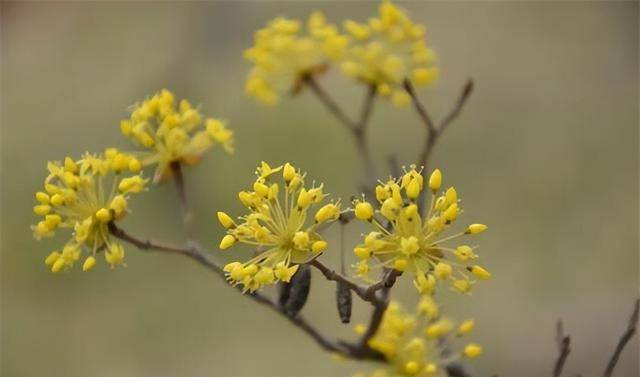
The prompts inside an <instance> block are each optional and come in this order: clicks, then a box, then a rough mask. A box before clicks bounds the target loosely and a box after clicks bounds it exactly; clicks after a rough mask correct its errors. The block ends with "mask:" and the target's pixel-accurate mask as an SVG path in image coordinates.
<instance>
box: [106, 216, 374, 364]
mask: <svg viewBox="0 0 640 377" xmlns="http://www.w3.org/2000/svg"><path fill="white" fill-rule="evenodd" d="M108 227H109V232H110V233H111V234H112V235H113V236H114V237H116V238H118V239H120V240H122V241H125V242H128V243H130V244H132V245H134V246H135V247H137V248H138V249H140V250H144V251H161V252H167V253H174V254H179V255H184V256H187V257H190V258H191V259H193V260H195V261H196V262H198V263H200V264H201V265H203V266H204V267H206V268H208V269H209V270H211V271H213V272H215V273H216V274H217V275H219V276H220V277H222V278H223V279H225V280H226V275H225V273H224V270H223V269H222V267H220V266H219V265H218V264H217V263H216V262H214V261H213V260H211V259H210V258H208V257H207V256H206V251H205V250H203V249H202V248H201V247H199V246H198V245H197V244H195V243H194V244H193V245H190V246H188V247H184V248H181V247H175V246H168V245H163V244H160V243H157V242H154V241H150V240H142V239H139V238H137V237H134V236H132V235H131V234H129V233H127V232H126V231H125V230H124V229H121V228H119V227H118V226H117V225H116V224H115V223H113V222H110V223H109V224H108ZM237 289H238V290H240V286H237ZM244 296H246V297H248V298H250V299H252V300H254V301H256V302H258V303H260V304H262V305H264V306H267V307H269V308H270V309H272V310H273V311H275V312H277V313H278V314H280V315H282V316H284V317H286V318H287V319H288V320H289V321H290V322H291V323H293V324H294V325H295V326H296V327H298V328H300V329H301V330H302V331H304V332H305V333H307V334H308V335H309V336H311V338H312V339H313V340H315V341H316V343H318V345H320V347H322V348H323V349H324V350H326V351H329V352H337V353H339V354H341V355H343V356H345V357H349V358H352V359H366V360H377V361H380V360H382V359H383V358H382V357H381V355H380V354H379V353H377V352H375V351H373V350H371V349H369V348H368V346H367V347H364V348H361V347H357V346H353V345H350V344H349V343H347V342H343V341H339V340H338V341H332V340H330V339H328V338H327V337H326V336H324V335H323V334H322V333H321V332H320V331H319V330H318V329H317V328H315V327H314V326H313V325H311V324H310V323H309V322H308V321H307V320H306V319H305V318H304V317H303V316H302V315H300V314H298V315H296V316H290V315H287V313H286V312H285V311H284V310H283V308H281V307H280V305H278V303H277V302H275V301H274V300H272V299H270V298H269V297H267V296H265V295H264V294H262V293H260V292H253V293H246V294H244Z"/></svg>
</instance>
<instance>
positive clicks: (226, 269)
mask: <svg viewBox="0 0 640 377" xmlns="http://www.w3.org/2000/svg"><path fill="white" fill-rule="evenodd" d="M236 267H242V263H240V262H231V263H227V264H225V265H224V267H223V268H222V269H223V270H224V272H231V271H233V269H234V268H236Z"/></svg>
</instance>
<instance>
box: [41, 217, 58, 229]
mask: <svg viewBox="0 0 640 377" xmlns="http://www.w3.org/2000/svg"><path fill="white" fill-rule="evenodd" d="M61 221H62V217H60V215H47V216H45V217H44V223H45V224H47V228H49V230H54V229H56V228H57V227H58V225H59V224H60V222H61Z"/></svg>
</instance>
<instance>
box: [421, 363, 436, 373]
mask: <svg viewBox="0 0 640 377" xmlns="http://www.w3.org/2000/svg"><path fill="white" fill-rule="evenodd" d="M424 372H425V373H428V374H434V373H436V372H438V365H436V364H435V363H429V364H427V365H426V366H425V367H424Z"/></svg>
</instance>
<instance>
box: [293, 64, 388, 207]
mask: <svg viewBox="0 0 640 377" xmlns="http://www.w3.org/2000/svg"><path fill="white" fill-rule="evenodd" d="M302 83H303V84H305V85H307V86H308V87H309V88H310V89H311V91H312V92H313V93H314V94H315V95H316V97H317V98H318V99H319V100H320V102H321V103H322V104H323V105H324V106H325V108H327V110H328V111H329V112H330V113H332V114H333V116H335V117H336V118H337V119H338V120H339V121H340V122H341V123H342V124H343V125H344V126H345V127H346V128H347V130H349V132H350V134H351V137H352V139H353V142H354V144H355V146H356V149H357V151H358V155H359V156H360V158H361V159H362V163H363V165H364V171H365V174H364V176H365V182H366V185H365V188H366V190H365V191H367V193H368V194H371V193H372V192H373V191H372V190H373V187H374V186H375V183H376V177H377V176H376V169H375V164H374V162H373V156H372V154H371V150H370V149H369V145H368V144H367V140H366V139H367V138H366V135H367V129H368V125H369V119H370V118H371V113H372V112H373V104H374V102H375V101H374V100H375V98H376V87H375V86H374V85H369V87H368V89H367V93H366V95H365V98H364V101H363V104H362V109H361V110H360V118H359V119H358V121H357V122H356V121H353V120H351V118H349V116H347V114H346V113H345V112H344V110H342V108H341V107H340V106H339V105H338V104H337V103H336V101H335V100H334V99H333V98H332V97H331V95H330V94H329V93H328V92H327V91H326V90H324V89H323V88H322V87H321V86H320V84H319V83H318V82H317V81H316V80H315V78H314V77H313V75H306V76H305V77H303V78H302Z"/></svg>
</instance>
